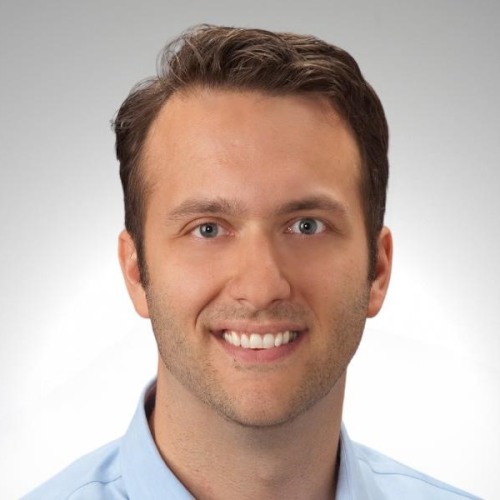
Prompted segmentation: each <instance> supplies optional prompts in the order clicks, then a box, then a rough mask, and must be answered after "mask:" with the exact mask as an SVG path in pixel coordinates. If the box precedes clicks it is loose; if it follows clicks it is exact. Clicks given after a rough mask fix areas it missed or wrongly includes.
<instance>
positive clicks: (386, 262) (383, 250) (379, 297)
mask: <svg viewBox="0 0 500 500" xmlns="http://www.w3.org/2000/svg"><path fill="white" fill-rule="evenodd" d="M377 250H378V253H377V263H376V267H375V279H374V280H373V282H372V284H371V288H370V299H369V302H368V314H367V316H368V317H369V318H372V317H373V316H376V315H377V314H378V312H379V311H380V309H381V308H382V304H383V303H384V299H385V296H386V294H387V289H388V288H389V281H390V279H391V269H392V251H393V247H392V235H391V232H390V230H389V228H387V227H383V228H382V230H381V231H380V234H379V237H378V241H377Z"/></svg>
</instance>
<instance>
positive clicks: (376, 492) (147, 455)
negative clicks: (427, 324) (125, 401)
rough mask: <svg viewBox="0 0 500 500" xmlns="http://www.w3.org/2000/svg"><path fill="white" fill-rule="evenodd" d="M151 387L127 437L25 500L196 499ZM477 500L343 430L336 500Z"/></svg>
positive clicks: (68, 470) (44, 485) (145, 392)
mask: <svg viewBox="0 0 500 500" xmlns="http://www.w3.org/2000/svg"><path fill="white" fill-rule="evenodd" d="M154 389H155V386H154V385H152V386H150V387H148V388H147V389H146V390H145V391H144V393H143V395H142V397H141V400H140V402H139V405H138V408H137V410H136V412H135V415H134V418H133V419H132V422H131V424H130V426H129V428H128V430H127V432H126V434H125V435H124V436H123V437H122V438H121V439H118V440H116V441H113V442H111V443H109V444H107V445H105V446H103V447H102V448H99V449H98V450H96V451H94V452H92V453H90V454H88V455H85V456H84V457H82V458H80V459H79V460H77V461H76V462H74V463H73V464H72V465H70V466H69V467H68V468H66V469H65V470H63V471H62V472H60V473H59V474H58V475H56V476H55V477H54V478H52V479H51V480H49V481H48V482H47V483H45V484H43V485H42V486H40V487H39V488H37V489H36V490H35V491H33V492H31V493H30V494H28V495H27V496H25V497H24V498H25V500H42V499H43V500H63V499H64V500H97V499H99V500H100V499H105V500H114V499H130V500H192V499H193V498H194V497H193V496H192V495H191V494H190V493H189V492H188V491H187V489H186V488H185V487H184V486H183V485H182V483H181V482H180V481H179V480H178V479H177V477H176V476H175V475H174V473H173V472H172V471H171V470H170V469H169V468H168V466H167V465H166V464H165V462H164V461H163V459H162V458H161V456H160V453H159V452H158V449H157V447H156V445H155V442H154V440H153V437H152V435H151V432H150V430H149V425H148V414H149V412H150V410H151V408H152V405H153V404H154V402H153V396H154ZM401 499H405V500H416V499H418V500H422V499H432V500H459V499H462V500H463V499H477V497H474V496H472V495H469V494H468V493H465V492H463V491H460V490H458V489H456V488H453V487H452V486H448V485H447V484H444V483H442V482H440V481H437V480H435V479H433V478H431V477H429V476H426V475H424V474H421V473H420V472H417V471H414V470H413V469H410V468H409V467H406V466H404V465H401V464H399V463H398V462H395V461H394V460H392V459H390V458H388V457H386V456H384V455H382V454H380V453H378V452H376V451H373V450H371V449H370V448H367V447H365V446H362V445H360V444H357V443H354V442H353V441H351V440H350V439H349V436H348V435H347V432H346V430H345V428H344V426H342V429H341V433H340V467H339V473H338V481H337V491H336V495H335V500H401Z"/></svg>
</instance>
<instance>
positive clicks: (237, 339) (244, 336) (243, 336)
mask: <svg viewBox="0 0 500 500" xmlns="http://www.w3.org/2000/svg"><path fill="white" fill-rule="evenodd" d="M298 335H299V332H297V331H294V330H285V331H283V332H277V333H264V334H262V335H261V334H260V333H242V332H237V331H235V330H225V331H224V332H223V334H222V338H223V339H224V341H225V342H227V343H228V344H231V345H233V346H235V347H242V348H243V349H274V348H275V347H280V346H282V345H286V344H290V343H291V342H293V341H294V340H296V339H297V337H298Z"/></svg>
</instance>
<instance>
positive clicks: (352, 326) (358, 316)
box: [147, 287, 369, 428]
mask: <svg viewBox="0 0 500 500" xmlns="http://www.w3.org/2000/svg"><path fill="white" fill-rule="evenodd" d="M147 297H148V307H149V313H150V318H151V323H152V327H153V331H154V334H155V337H156V342H157V345H158V351H159V354H160V358H161V362H162V363H163V364H164V366H165V368H166V369H167V371H168V372H169V373H170V374H171V375H172V376H173V377H174V378H175V379H176V380H177V381H178V382H179V383H180V384H181V385H182V386H183V387H184V388H185V389H186V390H187V391H189V392H190V393H191V394H192V395H194V396H195V397H196V398H198V399H199V400H200V401H202V402H203V403H204V404H206V405H208V406H209V407H210V408H211V409H212V410H214V411H215V412H217V413H218V414H219V415H220V416H222V417H223V418H225V419H226V420H229V421H231V422H233V423H236V424H238V425H240V426H243V427H252V428H269V427H273V426H282V425H284V424H286V423H289V422H292V421H293V420H295V419H296V418H297V417H298V416H299V415H302V414H303V413H305V412H307V411H308V410H309V409H310V408H312V407H313V406H314V405H315V404H317V403H318V402H319V401H321V400H322V399H323V398H325V397H326V396H327V395H328V394H329V393H330V392H331V391H332V390H333V388H334V387H335V385H336V384H337V382H338V381H339V380H340V379H341V378H342V375H343V374H344V373H345V371H346V369H347V365H348V364H349V362H350V360H351V359H352V357H353V355H354V354H355V352H356V350H357V348H358V346H359V343H360V341H361V337H362V334H363V330H364V325H365V321H366V311H367V305H368V297H369V288H366V289H364V290H362V291H360V290H357V291H356V293H353V294H352V296H351V297H349V298H345V297H344V298H343V300H342V301H341V302H342V304H340V307H339V304H335V305H334V306H333V307H332V311H333V314H332V318H331V319H330V323H329V326H328V327H327V328H328V331H329V332H330V334H329V335H328V336H325V339H326V345H325V346H324V348H323V349H321V353H320V354H319V355H318V356H317V357H316V358H315V359H314V360H312V361H310V362H309V363H308V365H307V366H306V369H305V376H303V377H301V382H300V384H299V385H298V387H297V389H296V390H295V391H294V393H293V395H292V396H291V398H290V401H289V402H288V403H287V404H286V405H285V407H284V408H283V410H282V411H281V412H280V413H279V415H278V414H276V412H275V411H273V410H271V409H269V408H267V407H266V404H265V402H264V401H262V400H258V401H256V405H257V406H256V411H255V412H253V413H252V414H247V413H245V412H244V411H241V409H240V408H239V406H238V404H237V402H235V401H237V395H231V394H228V392H227V391H226V390H225V389H224V387H223V382H224V381H223V380H221V375H220V374H219V373H218V372H217V370H216V369H215V367H214V366H213V365H212V363H211V362H210V360H209V359H206V358H205V359H200V357H196V355H195V354H194V353H195V348H194V346H193V344H192V342H190V339H189V335H190V334H193V332H185V331H184V330H183V328H182V326H181V325H180V324H179V322H178V321H177V319H176V315H175V311H172V310H170V309H169V308H168V304H169V300H168V298H167V297H164V296H163V294H161V295H157V294H156V293H155V292H154V291H153V290H152V289H151V287H148V290H147ZM303 314H304V312H303V311H301V310H298V309H297V308H296V307H295V306H292V305H290V304H284V305H282V306H278V307H277V308H274V309H271V310H269V311H265V314H263V316H265V319H266V320H283V319H292V320H293V319H297V318H298V317H300V316H301V315H302V318H304V316H303ZM207 316H210V318H212V319H214V318H224V319H243V318H245V319H256V318H254V316H255V314H253V315H252V314H248V313H245V312H243V311H241V310H240V311H235V310H234V308H231V307H227V306H226V307H218V308H215V307H214V308H213V309H212V310H210V311H207ZM261 319H263V318H261ZM311 333H312V334H314V332H310V334H311ZM262 369H263V370H265V369H266V367H263V368H262ZM167 398H168V395H167Z"/></svg>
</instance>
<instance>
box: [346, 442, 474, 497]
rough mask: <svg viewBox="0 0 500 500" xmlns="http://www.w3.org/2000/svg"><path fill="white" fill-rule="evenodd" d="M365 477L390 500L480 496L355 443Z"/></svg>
mask: <svg viewBox="0 0 500 500" xmlns="http://www.w3.org/2000/svg"><path fill="white" fill-rule="evenodd" d="M352 444H353V449H354V453H355V455H356V458H357V460H358V463H359V466H360V468H361V471H362V474H363V475H364V476H369V477H370V478H371V480H373V481H375V482H376V484H377V486H378V488H379V489H380V491H381V492H382V493H383V494H384V498H387V499H392V498H394V499H400V498H405V499H408V500H410V499H413V498H415V499H417V498H418V499H420V498H432V499H434V500H467V499H468V500H471V499H473V500H477V499H478V497H476V496H474V495H471V494H469V493H466V492H464V491H461V490H459V489H457V488H455V487H453V486H450V485H448V484H446V483H443V482H441V481H438V480H437V479H434V478H432V477H430V476H427V475H426V474H423V473H421V472H418V471H416V470H414V469H412V468H410V467H407V466H406V465H403V464H401V463H399V462H397V461H396V460H393V459H391V458H389V457H387V456H385V455H384V454H382V453H379V452H377V451H375V450H372V449H371V448H368V447H367V446H364V445H362V444H359V443H352Z"/></svg>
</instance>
